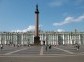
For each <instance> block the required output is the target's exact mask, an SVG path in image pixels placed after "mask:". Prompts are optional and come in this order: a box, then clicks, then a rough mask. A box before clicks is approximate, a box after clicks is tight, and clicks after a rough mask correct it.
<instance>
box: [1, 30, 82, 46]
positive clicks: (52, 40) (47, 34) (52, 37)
mask: <svg viewBox="0 0 84 62" xmlns="http://www.w3.org/2000/svg"><path fill="white" fill-rule="evenodd" d="M39 36H40V41H41V44H43V41H45V44H51V45H64V44H75V43H79V44H84V32H54V31H41V32H40V33H39ZM10 43H11V44H21V45H25V44H26V45H27V44H34V32H32V31H28V32H0V44H10Z"/></svg>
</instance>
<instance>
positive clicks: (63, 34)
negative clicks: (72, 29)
mask: <svg viewBox="0 0 84 62" xmlns="http://www.w3.org/2000/svg"><path fill="white" fill-rule="evenodd" d="M63 44H65V42H64V34H63Z"/></svg>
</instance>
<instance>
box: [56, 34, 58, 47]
mask: <svg viewBox="0 0 84 62" xmlns="http://www.w3.org/2000/svg"><path fill="white" fill-rule="evenodd" d="M56 45H58V34H57V35H56Z"/></svg>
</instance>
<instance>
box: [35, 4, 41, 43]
mask: <svg viewBox="0 0 84 62" xmlns="http://www.w3.org/2000/svg"><path fill="white" fill-rule="evenodd" d="M35 17H36V21H35V36H34V45H40V37H39V10H38V5H36V10H35Z"/></svg>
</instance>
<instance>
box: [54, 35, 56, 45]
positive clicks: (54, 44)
mask: <svg viewBox="0 0 84 62" xmlns="http://www.w3.org/2000/svg"><path fill="white" fill-rule="evenodd" d="M54 45H56V34H54Z"/></svg>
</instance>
